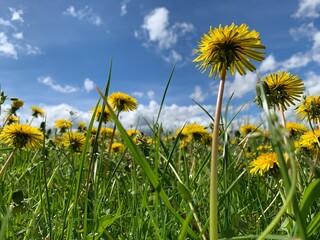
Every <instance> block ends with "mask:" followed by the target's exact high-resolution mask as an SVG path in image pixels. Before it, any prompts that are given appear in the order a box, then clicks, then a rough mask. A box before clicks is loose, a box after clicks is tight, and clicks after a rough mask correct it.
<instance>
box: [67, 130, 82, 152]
mask: <svg viewBox="0 0 320 240" xmlns="http://www.w3.org/2000/svg"><path fill="white" fill-rule="evenodd" d="M62 139H63V146H64V147H66V148H69V149H71V150H73V151H82V147H83V145H84V142H85V139H86V137H85V135H84V134H83V133H80V132H66V133H64V134H63V135H62Z"/></svg>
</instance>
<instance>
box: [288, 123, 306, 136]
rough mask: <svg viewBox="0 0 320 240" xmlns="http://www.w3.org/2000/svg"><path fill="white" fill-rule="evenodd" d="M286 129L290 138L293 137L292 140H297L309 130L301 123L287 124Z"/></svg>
mask: <svg viewBox="0 0 320 240" xmlns="http://www.w3.org/2000/svg"><path fill="white" fill-rule="evenodd" d="M286 129H287V130H288V131H289V133H290V137H292V138H296V137H298V136H299V135H301V134H303V133H305V132H306V131H308V129H307V127H306V126H305V125H303V124H301V123H296V122H287V123H286Z"/></svg>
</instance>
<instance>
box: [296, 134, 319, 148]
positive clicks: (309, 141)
mask: <svg viewBox="0 0 320 240" xmlns="http://www.w3.org/2000/svg"><path fill="white" fill-rule="evenodd" d="M319 140H320V132H319V131H312V130H310V131H308V132H306V133H305V134H303V135H301V137H300V140H299V143H300V147H302V148H305V149H307V150H315V149H317V148H318V147H319Z"/></svg>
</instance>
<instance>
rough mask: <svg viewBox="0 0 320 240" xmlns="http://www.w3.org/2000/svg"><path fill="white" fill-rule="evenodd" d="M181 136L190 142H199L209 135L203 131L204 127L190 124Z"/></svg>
mask: <svg viewBox="0 0 320 240" xmlns="http://www.w3.org/2000/svg"><path fill="white" fill-rule="evenodd" d="M181 134H182V135H184V136H187V137H189V138H191V140H195V141H201V140H204V139H205V138H206V136H207V135H208V134H209V132H208V130H206V129H205V127H203V126H201V125H199V124H196V123H191V124H188V125H186V126H185V127H184V128H183V129H182V132H181Z"/></svg>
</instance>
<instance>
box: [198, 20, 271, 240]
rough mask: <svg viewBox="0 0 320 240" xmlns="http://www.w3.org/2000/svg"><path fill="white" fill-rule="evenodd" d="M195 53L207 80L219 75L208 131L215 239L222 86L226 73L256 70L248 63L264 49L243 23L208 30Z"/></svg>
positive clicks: (214, 234) (261, 56) (260, 57)
mask: <svg viewBox="0 0 320 240" xmlns="http://www.w3.org/2000/svg"><path fill="white" fill-rule="evenodd" d="M198 47H199V48H198V49H195V53H196V54H198V56H197V57H196V58H195V59H194V60H193V61H194V62H197V63H198V64H197V67H199V69H200V70H201V71H202V72H205V71H206V70H207V69H208V68H210V71H209V77H211V76H212V75H213V76H214V78H215V77H216V76H217V75H218V73H219V76H220V85H219V92H218V96H217V103H216V112H215V117H214V119H215V123H214V128H213V132H212V154H211V172H210V227H209V232H210V238H211V239H218V231H217V230H218V212H217V211H218V210H217V209H218V190H217V189H218V183H217V182H218V165H217V164H218V163H217V162H218V161H217V159H218V145H219V143H218V141H219V121H220V114H221V105H222V98H223V89H224V83H225V79H226V76H227V72H228V71H230V74H231V75H234V74H235V71H238V73H239V74H240V75H244V74H246V70H245V69H246V68H247V69H248V70H249V71H254V70H255V69H256V67H255V66H254V65H253V64H252V63H251V62H250V61H249V59H252V60H255V61H262V60H263V59H264V54H265V53H264V52H262V51H261V50H262V49H265V46H264V45H262V44H261V43H260V39H259V33H258V32H257V31H255V30H252V31H249V27H248V26H247V25H246V24H241V25H240V26H236V25H235V24H234V23H232V24H231V26H225V27H224V28H223V27H222V26H221V25H220V26H219V27H218V28H215V29H212V27H210V30H209V34H204V36H203V37H202V39H201V41H200V42H199V45H198Z"/></svg>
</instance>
